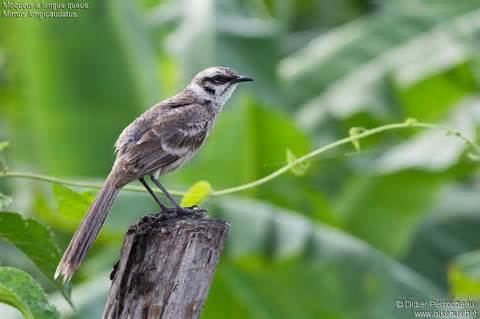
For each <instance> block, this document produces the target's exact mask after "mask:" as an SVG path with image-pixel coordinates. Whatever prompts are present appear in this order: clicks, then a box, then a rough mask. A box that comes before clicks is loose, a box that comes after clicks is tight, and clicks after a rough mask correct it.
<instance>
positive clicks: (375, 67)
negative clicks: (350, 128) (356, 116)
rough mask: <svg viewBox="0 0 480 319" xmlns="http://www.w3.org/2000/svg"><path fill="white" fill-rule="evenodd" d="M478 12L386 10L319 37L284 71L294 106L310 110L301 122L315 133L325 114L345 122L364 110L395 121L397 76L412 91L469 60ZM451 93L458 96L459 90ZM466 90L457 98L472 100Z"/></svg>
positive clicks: (460, 7) (454, 7) (453, 7)
mask: <svg viewBox="0 0 480 319" xmlns="http://www.w3.org/2000/svg"><path fill="white" fill-rule="evenodd" d="M478 7H479V2H478V1H470V0H466V1H457V2H455V3H453V2H449V3H445V2H444V3H443V4H442V5H431V6H430V5H428V4H427V5H423V4H422V3H421V1H420V2H418V3H416V4H412V5H411V6H409V7H408V9H407V8H403V9H398V8H396V9H394V10H393V9H392V10H380V11H379V12H378V13H376V14H371V15H369V16H366V17H363V18H361V19H359V20H356V21H353V22H351V23H350V24H348V25H345V26H343V27H341V28H337V29H333V30H332V31H331V32H329V33H327V34H324V35H321V36H319V37H318V39H316V40H314V41H312V43H310V44H309V45H308V46H307V47H305V48H304V49H301V50H299V52H297V53H295V54H293V55H292V56H290V57H288V58H286V59H285V60H284V61H283V62H282V64H281V67H280V71H281V74H282V76H283V78H284V79H285V80H286V82H287V84H286V86H285V88H286V89H288V90H290V91H289V93H290V95H291V96H292V104H293V105H295V106H297V105H302V104H305V106H304V107H303V108H302V110H301V112H300V113H299V115H298V119H299V122H300V123H301V124H302V125H303V126H305V127H309V128H312V127H315V125H317V123H318V122H319V121H320V119H321V118H322V117H323V116H324V114H325V112H329V113H331V114H334V115H335V116H337V117H340V118H343V117H346V116H350V115H351V114H352V113H355V112H358V111H359V110H361V109H363V108H368V109H369V110H370V111H371V112H374V113H377V114H379V115H381V116H385V115H386V114H390V115H392V113H393V115H397V114H398V111H396V112H392V99H391V94H390V93H391V90H390V89H388V90H385V83H387V85H388V83H389V82H388V81H387V82H386V81H384V80H385V79H386V78H387V77H388V76H389V75H390V74H393V80H394V82H395V83H397V85H399V86H401V87H405V86H409V85H411V84H412V83H415V82H417V81H419V80H421V79H423V78H424V77H428V76H430V75H432V74H435V73H437V72H440V71H443V70H445V69H448V68H449V67H451V66H454V65H457V64H458V63H459V62H463V61H465V60H466V59H468V58H469V57H471V56H472V55H471V51H470V43H471V40H472V39H473V35H474V33H475V30H477V29H478V27H479V26H478V24H477V23H476V21H478V15H480V11H479V10H476V11H475V9H478ZM419 12H421V13H420V14H419ZM467 25H468V27H466V26H467ZM469 41H470V42H469ZM445 47H450V48H451V50H450V51H448V50H444V48H445ZM427 62H428V63H427ZM440 83H442V81H440ZM443 84H445V83H443ZM462 85H463V84H462ZM447 87H449V88H450V90H454V87H453V83H452V84H449V83H447ZM468 88H469V90H464V89H462V87H459V88H458V89H457V90H456V91H457V92H458V91H459V90H460V91H462V93H468V92H471V85H470V84H469V85H468ZM389 92H390V93H389ZM436 92H437V91H436ZM446 93H448V91H447V92H446ZM429 96H431V95H429ZM447 101H448V100H445V101H442V102H447ZM425 108H426V106H425Z"/></svg>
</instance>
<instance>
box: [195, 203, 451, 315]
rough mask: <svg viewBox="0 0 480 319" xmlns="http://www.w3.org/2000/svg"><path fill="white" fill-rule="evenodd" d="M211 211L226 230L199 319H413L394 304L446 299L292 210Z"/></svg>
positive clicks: (234, 206) (242, 207) (225, 207)
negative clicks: (223, 221)
mask: <svg viewBox="0 0 480 319" xmlns="http://www.w3.org/2000/svg"><path fill="white" fill-rule="evenodd" d="M215 211H216V213H217V214H218V215H219V216H221V217H223V218H225V219H227V220H229V221H230V222H231V229H230V233H229V239H228V242H227V246H226V251H225V253H224V257H223V262H222V263H221V265H220V267H219V270H218V275H217V277H216V279H215V282H214V284H213V287H212V292H211V294H210V297H209V299H208V301H207V305H206V309H205V313H204V317H205V318H209V319H210V318H220V317H219V316H220V315H221V316H223V315H224V313H223V312H222V311H223V310H224V309H230V310H228V311H227V310H226V311H227V313H231V314H232V316H233V318H240V317H241V316H242V315H243V316H244V317H248V318H382V319H383V318H411V316H412V314H411V313H409V312H408V311H401V310H399V311H392V309H394V308H395V302H396V301H397V300H404V299H406V298H408V299H410V298H412V299H414V300H416V299H418V300H421V299H422V298H445V293H444V291H442V290H439V289H437V288H436V287H435V286H434V285H432V284H431V283H430V282H429V281H428V280H426V279H425V278H423V277H422V276H420V275H418V274H416V273H415V272H414V271H411V270H410V269H408V268H406V267H404V266H403V265H401V264H400V263H398V262H396V261H394V260H392V259H391V258H389V257H387V256H385V255H384V254H382V253H380V252H379V251H377V250H375V249H374V248H372V247H371V246H369V245H367V244H365V243H363V242H362V241H359V240H357V239H355V238H353V237H351V236H350V235H348V234H346V233H343V232H341V231H338V230H335V229H332V228H330V227H328V226H325V225H314V224H312V223H311V221H309V220H308V219H305V218H304V217H300V216H299V215H298V214H296V213H295V212H293V211H287V210H284V209H281V208H279V207H275V206H271V205H268V204H265V203H262V202H259V201H254V200H240V199H237V198H228V199H225V200H221V201H218V202H216V210H215ZM252 256H270V257H271V258H267V259H268V261H266V260H265V259H264V258H253V257H252ZM235 310H237V311H238V313H239V314H237V315H236V316H235V312H236V311H235Z"/></svg>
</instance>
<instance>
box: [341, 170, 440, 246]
mask: <svg viewBox="0 0 480 319" xmlns="http://www.w3.org/2000/svg"><path fill="white" fill-rule="evenodd" d="M443 181H444V177H443V176H442V175H441V174H433V173H428V172H422V171H415V170H411V171H401V172H398V173H394V174H385V175H365V176H359V177H357V178H353V179H351V180H350V181H349V183H348V184H346V185H345V188H344V191H343V192H342V194H340V196H339V197H338V198H337V202H338V207H337V209H338V211H339V214H340V215H341V216H342V218H343V220H344V222H343V225H344V227H345V229H346V230H347V231H348V232H349V233H351V234H353V235H355V236H358V237H360V238H362V239H363V240H365V241H367V242H368V243H370V244H372V245H373V246H375V247H376V248H378V249H380V250H382V251H384V252H386V253H388V254H390V255H401V254H403V253H404V251H405V250H406V249H407V245H408V243H409V240H410V238H411V234H412V233H413V231H414V229H415V226H416V225H417V223H418V222H419V220H421V218H422V217H423V216H425V215H426V214H427V213H428V212H429V208H430V206H431V205H432V200H433V199H434V198H435V197H434V196H435V195H436V194H437V193H438V191H439V189H440V186H441V185H442V182H443Z"/></svg>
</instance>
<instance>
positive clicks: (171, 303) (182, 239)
mask: <svg viewBox="0 0 480 319" xmlns="http://www.w3.org/2000/svg"><path fill="white" fill-rule="evenodd" d="M228 229H229V225H228V223H227V222H225V221H222V220H216V219H210V218H206V217H205V215H204V214H202V213H198V214H197V215H195V216H193V217H174V218H168V219H166V218H165V217H162V216H158V215H149V216H146V217H144V218H143V219H142V220H141V221H140V222H139V223H138V224H135V225H133V226H131V227H130V229H129V230H128V232H127V235H126V236H125V239H124V243H123V247H122V250H121V253H120V260H119V262H118V264H117V265H116V266H115V267H114V271H113V272H112V275H111V279H112V285H111V287H110V292H109V294H108V299H107V303H106V305H105V311H104V314H103V318H104V319H120V318H122V319H126V318H135V319H136V318H145V319H154V318H155V319H157V318H158V319H173V318H175V319H180V318H185V319H187V318H188V319H190V318H198V317H199V316H200V312H201V310H202V307H203V305H204V303H205V300H206V298H207V294H208V290H209V288H210V285H211V282H212V280H213V276H214V273H215V269H216V266H217V263H218V260H219V258H220V254H221V251H222V249H223V245H224V242H225V240H226V236H227V233H228Z"/></svg>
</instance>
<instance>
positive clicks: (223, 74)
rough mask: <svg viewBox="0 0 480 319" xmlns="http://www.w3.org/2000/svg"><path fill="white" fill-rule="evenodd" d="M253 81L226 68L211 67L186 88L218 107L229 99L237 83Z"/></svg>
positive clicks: (198, 75) (199, 74)
mask: <svg viewBox="0 0 480 319" xmlns="http://www.w3.org/2000/svg"><path fill="white" fill-rule="evenodd" d="M250 81H253V79H252V78H250V77H248V76H244V75H240V74H238V73H237V72H236V71H235V70H233V69H231V68H227V67H211V68H208V69H205V70H203V71H201V72H199V73H198V74H197V75H195V77H194V78H193V80H192V82H190V85H189V86H188V87H189V88H190V89H191V90H192V91H194V92H195V93H196V94H197V95H198V96H199V97H201V98H205V99H207V100H211V101H213V102H214V103H216V104H218V105H219V106H223V104H224V103H225V102H226V101H227V100H228V99H229V98H230V96H231V95H232V93H233V91H234V90H235V88H236V87H237V84H238V83H241V82H250Z"/></svg>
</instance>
